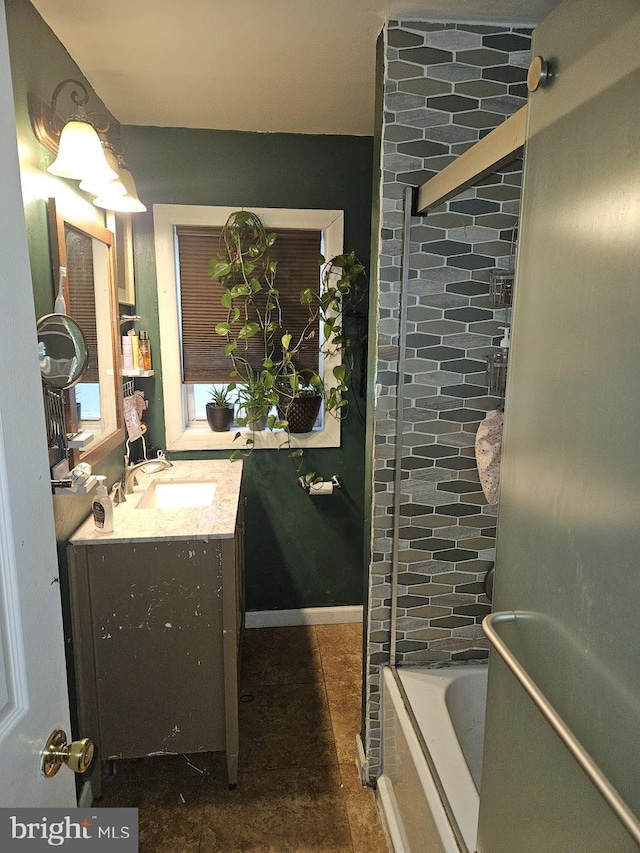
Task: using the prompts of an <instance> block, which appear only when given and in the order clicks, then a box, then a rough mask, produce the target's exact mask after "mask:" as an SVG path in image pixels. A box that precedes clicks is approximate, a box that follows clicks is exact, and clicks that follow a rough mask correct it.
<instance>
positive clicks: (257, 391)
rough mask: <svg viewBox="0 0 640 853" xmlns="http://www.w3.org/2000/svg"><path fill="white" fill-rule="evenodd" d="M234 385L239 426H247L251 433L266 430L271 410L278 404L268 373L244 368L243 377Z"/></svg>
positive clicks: (248, 366)
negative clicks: (236, 395) (236, 393)
mask: <svg viewBox="0 0 640 853" xmlns="http://www.w3.org/2000/svg"><path fill="white" fill-rule="evenodd" d="M239 382H240V384H236V387H237V390H238V404H239V405H238V409H239V412H240V414H239V415H238V424H239V426H247V427H249V429H250V430H251V431H252V432H261V431H262V430H265V429H266V428H267V421H268V419H269V416H270V413H271V410H272V409H273V407H274V405H277V403H278V394H277V392H276V390H275V389H274V387H273V381H272V377H271V374H270V373H269V371H266V370H262V371H259V372H257V371H254V370H253V369H252V368H251V366H250V365H248V364H247V365H246V366H245V371H244V375H243V376H242V378H241V379H240V380H239Z"/></svg>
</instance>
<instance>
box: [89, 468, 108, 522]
mask: <svg viewBox="0 0 640 853" xmlns="http://www.w3.org/2000/svg"><path fill="white" fill-rule="evenodd" d="M106 479H107V478H106V477H105V476H103V475H98V476H97V477H96V480H98V481H99V482H98V485H97V486H96V496H95V498H94V499H93V504H92V505H91V509H92V511H93V524H94V526H95V528H96V530H98V531H100V533H111V532H112V531H113V503H112V501H111V498H110V497H109V495H108V494H107V487H106V486H105V484H104V481H105V480H106Z"/></svg>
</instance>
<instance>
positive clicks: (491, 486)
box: [476, 410, 504, 506]
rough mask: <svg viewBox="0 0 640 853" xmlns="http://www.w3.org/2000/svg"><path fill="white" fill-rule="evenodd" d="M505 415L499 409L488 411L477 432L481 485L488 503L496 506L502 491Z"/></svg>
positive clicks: (477, 457) (477, 453)
mask: <svg viewBox="0 0 640 853" xmlns="http://www.w3.org/2000/svg"><path fill="white" fill-rule="evenodd" d="M503 422H504V415H503V414H502V412H500V411H498V410H494V411H491V412H487V416H486V418H485V419H484V420H483V421H482V422H481V423H480V426H479V427H478V431H477V433H476V462H477V463H478V474H479V475H480V485H481V486H482V491H483V492H484V496H485V498H486V499H487V503H488V504H490V505H491V506H495V505H496V504H497V503H498V493H499V491H500V457H501V455H502V425H503Z"/></svg>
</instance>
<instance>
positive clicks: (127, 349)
mask: <svg viewBox="0 0 640 853" xmlns="http://www.w3.org/2000/svg"><path fill="white" fill-rule="evenodd" d="M122 367H123V369H124V370H131V369H132V368H133V344H132V342H131V338H130V337H129V335H122Z"/></svg>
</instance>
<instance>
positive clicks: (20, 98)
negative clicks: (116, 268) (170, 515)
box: [5, 0, 124, 547]
mask: <svg viewBox="0 0 640 853" xmlns="http://www.w3.org/2000/svg"><path fill="white" fill-rule="evenodd" d="M5 5H6V16H7V30H8V35H9V52H10V57H11V76H12V83H13V95H14V102H15V111H16V133H17V137H18V147H19V154H20V172H21V177H22V184H23V197H24V211H25V219H26V224H27V239H28V242H29V258H30V262H31V276H32V280H33V294H34V302H35V314H36V318H37V317H40V316H42V315H43V314H48V313H50V312H51V311H52V310H53V301H54V284H53V278H52V272H51V259H50V245H49V233H48V229H47V216H46V200H47V198H49V197H55V199H56V204H57V206H58V209H59V210H60V211H61V212H62V213H63V214H66V215H68V216H71V217H76V218H91V219H93V220H94V221H95V222H97V223H99V224H101V225H104V216H103V213H102V211H100V210H98V208H96V207H94V206H93V205H92V204H91V202H90V200H89V196H86V195H85V194H84V193H81V192H79V191H78V189H77V186H78V185H77V182H75V181H65V180H62V179H60V178H55V177H53V176H52V175H50V174H49V173H48V172H47V171H46V168H47V166H48V165H49V164H50V163H52V162H53V159H54V155H53V154H52V153H51V152H50V151H48V150H47V149H46V148H45V147H44V146H43V145H41V144H40V143H39V142H38V141H37V140H36V138H35V136H34V134H33V130H32V128H31V122H30V120H29V112H28V96H29V94H30V93H35V94H38V95H40V96H41V97H43V98H44V99H45V100H46V101H50V100H51V95H52V92H53V89H54V88H55V86H56V84H57V83H58V82H60V81H61V80H64V79H66V78H74V79H76V80H80V81H81V82H83V83H85V85H87V87H88V89H89V93H90V96H91V99H90V103H89V109H90V110H97V111H99V112H102V113H104V114H105V115H107V116H109V117H110V119H111V120H113V116H111V115H110V113H109V111H108V110H107V109H106V107H105V106H104V104H103V103H102V101H100V99H99V98H98V97H97V96H96V94H95V92H93V90H92V89H91V87H90V86H89V85H88V83H87V81H86V79H85V77H84V76H83V74H82V72H81V71H80V69H79V68H78V66H77V65H76V64H75V62H74V61H73V60H72V59H71V57H70V56H69V54H68V53H67V51H66V49H65V48H64V46H63V45H62V44H61V43H60V41H59V40H58V39H57V37H56V36H55V35H54V34H53V32H52V31H51V30H50V29H49V27H48V26H47V25H46V24H45V23H44V21H43V20H42V18H41V17H40V15H39V14H38V13H37V12H36V10H35V9H34V7H33V6H32V5H31V3H29V2H28V0H6V4H5ZM59 104H60V107H59V109H60V112H61V113H62V112H64V111H65V109H66V108H68V107H70V104H71V102H70V100H68V99H67V100H65V99H64V97H63V96H61V98H60V101H59ZM123 458H124V457H123V450H122V449H116V450H114V451H113V452H112V453H111V454H110V455H109V456H108V457H107V458H106V459H105V460H103V462H102V463H101V464H100V465H98V466H95V471H96V472H97V473H103V474H106V475H107V477H108V482H109V483H111V482H113V480H115V479H116V478H117V477H119V476H120V474H121V473H122V464H123ZM90 502H91V499H90V497H89V496H85V495H74V496H72V497H57V498H54V513H55V520H56V538H57V540H58V543H59V545H60V546H61V547H63V546H64V545H65V544H66V542H67V540H68V538H69V536H70V535H71V534H72V533H73V531H74V530H75V529H76V528H77V527H78V525H79V524H80V522H81V521H83V520H84V519H85V518H86V517H87V515H88V514H89V511H90Z"/></svg>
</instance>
